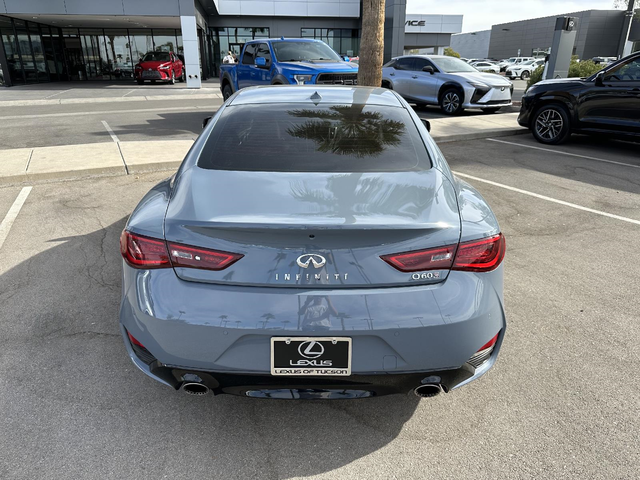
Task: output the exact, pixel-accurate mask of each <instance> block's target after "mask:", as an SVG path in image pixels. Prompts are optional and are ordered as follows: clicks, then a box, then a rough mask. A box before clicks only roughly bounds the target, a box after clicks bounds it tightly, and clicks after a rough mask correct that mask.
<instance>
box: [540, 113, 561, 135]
mask: <svg viewBox="0 0 640 480" xmlns="http://www.w3.org/2000/svg"><path fill="white" fill-rule="evenodd" d="M563 126H564V120H562V115H560V112H558V111H557V110H555V109H553V108H549V109H547V110H543V111H542V112H540V115H538V118H536V133H537V134H538V135H539V136H540V138H544V139H547V140H553V139H554V138H556V137H557V136H558V135H560V132H561V131H562V127H563Z"/></svg>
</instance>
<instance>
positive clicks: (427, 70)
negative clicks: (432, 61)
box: [422, 65, 435, 75]
mask: <svg viewBox="0 0 640 480" xmlns="http://www.w3.org/2000/svg"><path fill="white" fill-rule="evenodd" d="M422 71H423V72H428V73H430V74H431V75H433V74H434V73H435V70H434V69H433V67H432V66H431V65H427V66H426V67H422Z"/></svg>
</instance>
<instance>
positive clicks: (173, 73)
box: [169, 70, 176, 85]
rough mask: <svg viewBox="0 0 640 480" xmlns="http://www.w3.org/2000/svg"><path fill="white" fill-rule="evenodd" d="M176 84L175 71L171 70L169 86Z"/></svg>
mask: <svg viewBox="0 0 640 480" xmlns="http://www.w3.org/2000/svg"><path fill="white" fill-rule="evenodd" d="M175 84H176V72H175V70H171V79H170V80H169V85H175Z"/></svg>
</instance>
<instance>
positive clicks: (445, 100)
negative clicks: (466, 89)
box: [439, 88, 464, 115]
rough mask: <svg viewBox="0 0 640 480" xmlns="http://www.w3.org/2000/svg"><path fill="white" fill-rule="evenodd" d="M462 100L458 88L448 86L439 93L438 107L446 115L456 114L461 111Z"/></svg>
mask: <svg viewBox="0 0 640 480" xmlns="http://www.w3.org/2000/svg"><path fill="white" fill-rule="evenodd" d="M463 101H464V99H463V97H462V95H460V90H458V89H457V88H448V89H447V90H445V91H444V92H442V94H441V95H440V101H439V103H440V109H441V110H442V111H443V112H444V113H445V114H446V115H458V114H460V113H461V112H462V110H463V108H462V102H463Z"/></svg>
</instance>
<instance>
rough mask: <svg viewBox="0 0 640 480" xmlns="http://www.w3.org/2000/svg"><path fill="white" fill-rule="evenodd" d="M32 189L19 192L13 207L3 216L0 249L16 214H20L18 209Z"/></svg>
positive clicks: (0, 225)
mask: <svg viewBox="0 0 640 480" xmlns="http://www.w3.org/2000/svg"><path fill="white" fill-rule="evenodd" d="M32 188H33V187H24V188H23V189H22V190H20V193H19V194H18V197H17V198H16V200H15V202H13V205H11V208H10V209H9V211H8V212H7V214H6V215H5V217H4V220H2V223H0V248H2V245H3V244H4V241H5V240H6V239H7V235H9V230H10V229H11V226H12V225H13V222H14V221H15V219H16V217H17V216H18V213H20V209H21V208H22V206H23V205H24V202H25V201H26V200H27V197H28V196H29V194H30V193H31V189H32Z"/></svg>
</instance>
